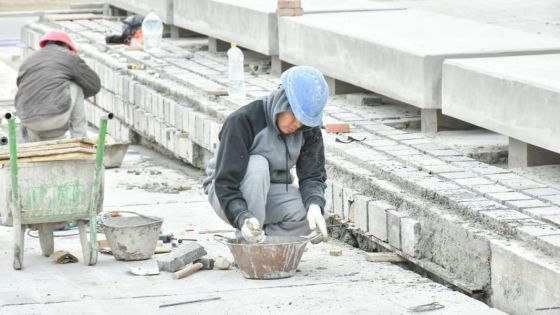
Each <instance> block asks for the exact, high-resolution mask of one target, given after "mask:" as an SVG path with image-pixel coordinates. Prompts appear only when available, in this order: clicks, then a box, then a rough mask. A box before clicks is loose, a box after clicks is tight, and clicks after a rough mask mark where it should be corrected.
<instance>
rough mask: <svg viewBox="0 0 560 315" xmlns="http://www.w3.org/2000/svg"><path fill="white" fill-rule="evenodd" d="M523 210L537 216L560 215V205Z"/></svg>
mask: <svg viewBox="0 0 560 315" xmlns="http://www.w3.org/2000/svg"><path fill="white" fill-rule="evenodd" d="M523 212H524V213H527V214H529V215H532V216H536V217H541V216H553V215H560V207H542V208H527V209H523Z"/></svg>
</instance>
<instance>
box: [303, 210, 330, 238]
mask: <svg viewBox="0 0 560 315" xmlns="http://www.w3.org/2000/svg"><path fill="white" fill-rule="evenodd" d="M307 221H308V222H309V228H310V229H311V230H312V231H317V232H319V233H321V237H320V240H322V241H323V242H326V241H327V240H328V239H329V234H328V233H327V222H325V217H323V213H322V212H321V207H319V206H318V205H315V204H312V205H310V206H309V209H307Z"/></svg>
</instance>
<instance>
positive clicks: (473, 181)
mask: <svg viewBox="0 0 560 315" xmlns="http://www.w3.org/2000/svg"><path fill="white" fill-rule="evenodd" d="M454 182H456V183H457V184H459V185H461V186H467V187H471V186H474V185H491V184H493V182H491V181H489V180H487V179H486V178H482V177H473V178H463V179H456V180H454Z"/></svg>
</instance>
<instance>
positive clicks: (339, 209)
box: [332, 182, 344, 219]
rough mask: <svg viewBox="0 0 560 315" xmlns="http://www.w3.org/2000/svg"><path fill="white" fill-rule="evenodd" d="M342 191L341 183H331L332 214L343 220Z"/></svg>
mask: <svg viewBox="0 0 560 315" xmlns="http://www.w3.org/2000/svg"><path fill="white" fill-rule="evenodd" d="M342 190H343V186H342V184H341V183H338V182H333V185H332V191H333V212H334V214H337V215H338V216H339V217H340V218H341V219H344V208H343V206H342V204H343V199H342Z"/></svg>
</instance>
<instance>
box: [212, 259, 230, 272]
mask: <svg viewBox="0 0 560 315" xmlns="http://www.w3.org/2000/svg"><path fill="white" fill-rule="evenodd" d="M214 266H215V267H216V268H218V269H220V270H228V269H229V268H230V267H231V262H230V261H229V260H227V259H226V258H224V257H222V256H218V257H217V258H216V260H215V261H214Z"/></svg>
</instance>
